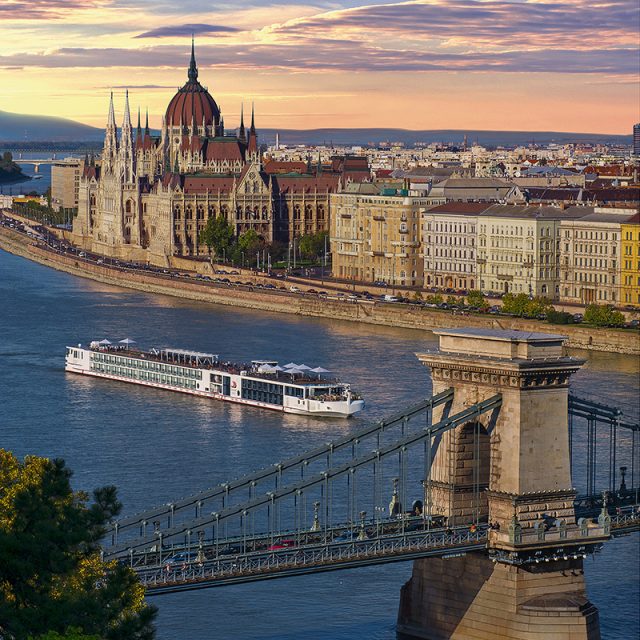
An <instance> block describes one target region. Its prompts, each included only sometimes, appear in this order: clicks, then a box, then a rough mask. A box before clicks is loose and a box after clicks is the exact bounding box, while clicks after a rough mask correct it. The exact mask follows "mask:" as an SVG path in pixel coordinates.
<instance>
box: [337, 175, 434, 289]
mask: <svg viewBox="0 0 640 640" xmlns="http://www.w3.org/2000/svg"><path fill="white" fill-rule="evenodd" d="M426 206H427V200H426V198H424V197H416V196H411V195H409V192H408V191H406V190H403V189H398V190H396V189H382V190H381V191H380V190H379V189H378V188H377V187H375V186H374V185H372V184H370V183H362V184H355V183H352V184H350V185H348V186H347V187H346V189H345V191H344V192H342V193H336V194H332V195H331V225H330V228H331V256H332V265H333V275H334V277H336V278H346V279H349V280H356V281H360V282H385V283H387V284H389V285H392V286H411V287H421V286H422V285H423V282H424V259H423V257H422V253H421V242H420V236H421V230H420V225H421V215H422V212H423V211H424V210H425V208H426Z"/></svg>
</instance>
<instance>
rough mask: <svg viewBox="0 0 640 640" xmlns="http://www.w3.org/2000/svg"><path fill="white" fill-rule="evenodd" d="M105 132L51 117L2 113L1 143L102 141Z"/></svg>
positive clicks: (0, 117)
mask: <svg viewBox="0 0 640 640" xmlns="http://www.w3.org/2000/svg"><path fill="white" fill-rule="evenodd" d="M103 137H104V131H103V130H102V129H98V128H96V127H90V126H88V125H86V124H81V123H79V122H75V121H74V120H67V119H66V118H52V117H51V116H25V115H21V114H19V113H9V112H8V111H0V142H3V141H4V142H8V141H11V142H32V141H35V140H50V141H53V142H60V141H65V142H66V141H75V140H101V139H102V138H103Z"/></svg>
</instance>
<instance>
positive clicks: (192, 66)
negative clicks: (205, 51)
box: [187, 34, 198, 82]
mask: <svg viewBox="0 0 640 640" xmlns="http://www.w3.org/2000/svg"><path fill="white" fill-rule="evenodd" d="M187 75H188V77H189V82H197V81H198V67H197V66H196V45H195V39H194V36H193V34H192V35H191V61H190V62H189V72H188V73H187Z"/></svg>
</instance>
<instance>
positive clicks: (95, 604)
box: [0, 449, 156, 640]
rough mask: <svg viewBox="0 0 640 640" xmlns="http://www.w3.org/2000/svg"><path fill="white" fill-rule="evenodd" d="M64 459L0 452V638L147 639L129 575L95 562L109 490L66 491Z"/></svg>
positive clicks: (147, 622) (112, 507) (108, 514)
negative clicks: (90, 494) (21, 456)
mask: <svg viewBox="0 0 640 640" xmlns="http://www.w3.org/2000/svg"><path fill="white" fill-rule="evenodd" d="M71 475H72V472H71V471H70V470H69V469H68V468H67V467H66V466H65V463H64V460H59V459H58V460H48V459H46V458H40V457H37V456H26V457H25V459H24V461H20V460H19V459H18V458H16V457H15V456H14V455H13V454H12V453H11V452H9V451H5V450H4V449H0V638H2V639H3V640H27V639H29V640H31V639H37V640H54V639H56V640H57V639H58V638H64V639H67V638H69V639H76V638H83V639H84V638H90V639H91V640H94V639H95V640H103V639H104V640H150V639H151V638H153V637H154V633H155V631H154V627H153V624H152V623H153V620H154V618H155V614H156V609H155V607H151V606H149V605H147V604H146V603H145V602H144V587H143V586H142V585H141V584H140V583H139V581H138V579H137V577H136V575H135V573H134V572H133V571H132V570H131V569H130V568H129V567H126V566H123V565H120V564H118V563H116V562H114V561H111V562H103V561H102V560H101V559H100V546H99V541H100V539H101V538H102V536H103V535H104V531H105V529H104V527H105V525H106V523H108V522H109V521H110V520H111V519H112V518H113V517H114V516H116V515H117V514H118V513H119V512H120V510H121V508H122V505H121V504H120V502H118V499H117V494H116V489H115V487H103V488H101V489H96V490H95V491H94V492H93V500H92V501H91V502H90V500H89V496H88V495H87V494H86V493H84V492H82V491H73V490H72V489H71V484H70V479H71Z"/></svg>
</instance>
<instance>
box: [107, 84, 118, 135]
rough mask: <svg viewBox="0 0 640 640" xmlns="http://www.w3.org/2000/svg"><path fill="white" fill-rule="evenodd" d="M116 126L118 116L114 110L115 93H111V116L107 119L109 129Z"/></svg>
mask: <svg viewBox="0 0 640 640" xmlns="http://www.w3.org/2000/svg"><path fill="white" fill-rule="evenodd" d="M115 126H116V114H115V111H114V109H113V91H112V92H111V98H110V99H109V116H108V118H107V127H115Z"/></svg>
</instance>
